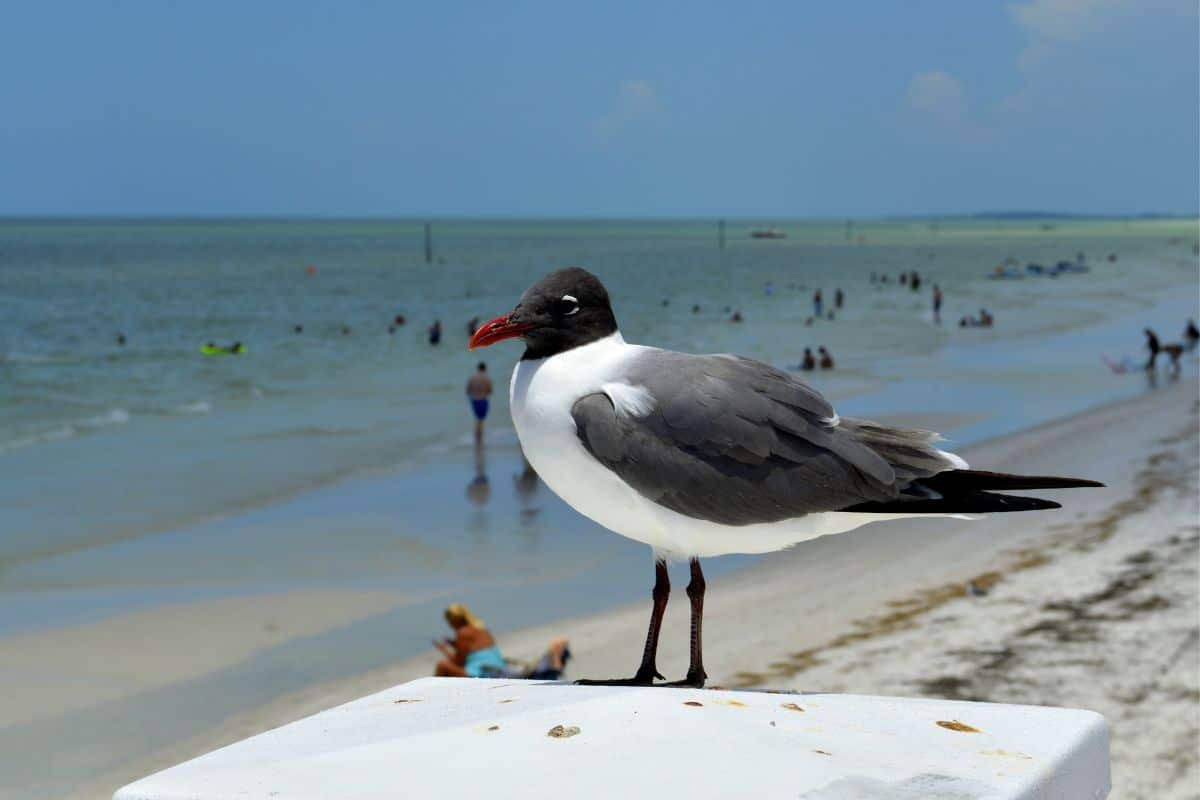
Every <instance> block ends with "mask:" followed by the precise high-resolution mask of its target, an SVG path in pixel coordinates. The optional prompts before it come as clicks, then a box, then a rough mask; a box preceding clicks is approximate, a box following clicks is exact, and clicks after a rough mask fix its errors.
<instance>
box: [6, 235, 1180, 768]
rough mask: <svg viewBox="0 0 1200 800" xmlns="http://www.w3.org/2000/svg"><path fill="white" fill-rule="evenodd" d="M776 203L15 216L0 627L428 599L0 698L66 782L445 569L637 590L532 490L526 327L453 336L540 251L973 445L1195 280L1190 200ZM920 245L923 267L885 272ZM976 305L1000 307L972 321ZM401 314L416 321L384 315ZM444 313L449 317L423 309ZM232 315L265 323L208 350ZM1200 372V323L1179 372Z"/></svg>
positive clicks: (332, 669)
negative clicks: (896, 205)
mask: <svg viewBox="0 0 1200 800" xmlns="http://www.w3.org/2000/svg"><path fill="white" fill-rule="evenodd" d="M776 225H777V227H779V228H780V229H781V230H783V231H785V232H786V233H787V235H788V238H786V239H783V240H773V241H756V240H751V239H750V238H749V237H748V235H747V234H748V232H749V230H750V228H751V227H752V226H751V225H750V224H749V223H730V224H729V226H728V229H727V230H728V245H727V247H726V249H724V250H719V249H718V248H717V247H716V237H715V224H714V223H713V222H708V221H694V222H687V221H684V222H678V221H660V222H613V221H604V222H581V221H578V222H577V221H555V222H536V221H523V222H490V221H480V222H470V221H459V222H441V223H435V225H434V245H435V259H434V262H433V263H432V264H425V263H424V259H423V253H422V246H423V243H422V230H421V226H420V225H419V224H417V223H414V222H403V221H400V222H390V221H321V222H313V221H266V222H264V221H227V222H222V221H203V222H201V221H160V222H145V221H129V222H96V221H90V222H72V221H11V220H10V221H0V289H2V290H0V319H3V320H4V323H3V325H2V326H0V637H3V636H11V635H14V634H17V633H19V632H23V631H31V630H39V629H41V630H46V629H53V628H54V627H56V626H61V625H67V624H73V623H81V622H88V621H94V620H98V619H102V618H104V617H107V616H110V615H113V614H116V613H120V612H123V611H128V610H131V609H140V608H152V607H157V606H161V605H164V604H169V603H178V602H184V601H188V600H195V599H204V598H213V597H223V596H229V595H250V594H256V593H260V592H275V591H285V590H304V589H322V588H335V589H338V588H345V589H387V590H389V591H398V592H401V593H403V594H405V595H407V596H409V597H411V598H413V603H412V604H411V605H407V606H404V607H402V608H399V609H397V610H394V611H391V612H388V613H386V614H383V615H379V616H375V617H372V618H370V619H366V620H362V621H358V622H355V623H353V624H350V625H348V626H345V627H342V628H338V629H336V630H334V631H332V632H329V633H325V634H322V635H320V636H315V637H310V638H308V639H302V640H298V641H292V642H289V643H288V644H286V645H282V646H279V647H276V648H273V649H270V650H268V651H266V652H265V653H262V654H260V655H257V656H256V657H254V658H253V659H251V660H250V661H248V662H245V663H242V664H239V665H237V666H234V667H231V668H229V669H228V670H224V671H222V672H220V673H218V674H212V675H209V676H206V677H205V678H204V679H203V680H202V681H195V682H191V683H189V684H187V685H186V686H174V687H172V688H171V689H170V691H165V690H159V691H155V692H146V693H144V694H141V695H135V696H134V697H132V698H128V699H123V700H121V701H119V702H115V703H111V704H107V705H104V706H101V707H97V708H94V709H91V710H88V711H85V712H80V713H77V714H72V715H68V718H66V719H62V718H59V719H54V720H48V721H44V722H40V723H36V724H29V725H22V726H17V727H14V728H7V729H5V728H3V727H0V743H3V742H5V741H7V742H8V743H9V744H12V745H14V747H13V748H11V749H10V750H9V752H12V753H20V752H24V751H30V752H32V751H36V750H37V747H38V746H40V745H39V743H43V744H45V745H46V746H50V745H51V744H52V743H59V744H61V743H62V742H67V744H68V745H70V744H71V743H72V742H73V743H74V744H75V745H78V746H77V747H74V750H73V752H75V756H74V757H73V758H74V760H73V761H72V762H71V763H70V764H65V765H64V766H63V768H62V770H63V772H62V775H63V781H64V783H63V785H69V784H70V781H71V780H73V779H74V777H77V776H79V775H85V774H91V773H95V772H96V771H99V770H102V769H107V768H111V766H112V765H113V764H117V763H120V762H121V761H122V760H123V759H128V758H132V757H134V756H136V755H137V754H138V753H140V752H145V751H147V750H148V749H151V748H152V747H153V746H154V745H155V744H156V743H159V742H162V741H164V740H166V741H169V740H174V739H178V738H182V737H184V736H187V735H191V734H194V733H196V732H197V731H200V730H203V729H204V728H205V727H208V726H211V725H214V724H216V723H217V722H219V721H220V720H221V719H223V718H225V717H227V716H229V715H231V714H234V713H236V712H238V711H239V710H244V709H245V708H246V707H249V706H254V705H259V704H262V703H265V702H269V701H270V700H272V699H274V698H276V697H279V696H281V695H283V694H285V693H287V692H289V691H293V690H297V689H302V688H304V687H306V686H311V685H312V684H314V683H318V682H321V681H325V680H331V679H334V678H337V677H341V676H345V675H350V674H355V673H359V672H363V671H365V670H370V669H374V668H377V667H380V666H383V665H386V664H388V663H390V662H391V661H394V660H395V659H397V658H400V657H403V656H406V655H411V654H414V653H419V652H422V651H424V650H426V649H427V648H428V639H429V636H430V635H431V633H433V632H436V630H432V631H431V628H436V625H437V619H438V617H437V614H438V609H439V607H440V606H441V605H442V604H444V602H445V601H446V599H447V598H450V597H453V598H455V599H463V600H467V601H468V602H471V603H473V604H475V605H479V606H481V607H483V608H485V609H486V610H487V616H488V618H489V620H490V621H492V622H493V623H494V624H495V625H496V626H497V628H498V629H500V630H504V629H511V628H513V627H517V626H520V625H525V624H530V623H535V622H542V621H546V620H549V619H554V618H559V617H562V616H565V615H570V614H576V613H584V612H587V611H592V610H597V609H600V608H604V607H607V606H610V605H613V604H616V603H620V602H628V601H631V600H635V599H637V598H640V597H643V596H644V594H645V591H646V588H647V583H648V577H649V575H648V571H649V566H648V564H649V558H648V553H647V552H646V551H645V549H644V548H643V547H641V546H640V545H636V544H634V543H631V542H627V541H625V540H622V539H620V538H618V537H615V536H611V535H606V534H604V533H603V532H602V531H600V530H599V529H598V528H597V527H596V526H595V525H593V524H591V523H589V522H587V521H586V520H582V519H581V518H579V517H578V516H577V515H576V514H574V512H572V511H571V510H570V509H568V508H566V507H565V506H563V505H562V504H561V503H560V502H559V501H557V499H555V498H554V497H552V496H550V495H549V493H548V492H547V490H546V489H545V488H544V487H536V488H534V489H533V491H532V493H523V492H521V491H518V488H519V487H518V483H517V482H516V476H517V475H518V473H519V472H520V471H521V460H520V454H519V450H518V449H517V447H516V441H515V436H514V435H513V432H512V428H511V423H510V422H509V420H508V410H507V402H506V399H505V397H504V394H505V392H504V391H503V387H504V386H505V385H506V383H507V376H508V373H509V370H510V369H511V366H512V364H513V363H515V361H516V359H517V357H518V356H519V347H517V346H515V345H513V346H511V347H506V346H498V347H496V348H493V349H491V350H485V351H481V352H477V353H468V352H467V351H466V350H465V344H466V339H467V333H466V322H467V320H469V319H470V318H471V317H475V316H478V317H481V318H483V319H487V318H490V317H491V316H494V315H497V314H500V313H503V312H505V311H507V310H509V309H511V307H512V306H513V304H514V303H515V301H516V298H517V297H518V296H519V294H520V292H521V291H522V290H523V289H524V288H525V286H526V285H527V284H528V283H530V282H531V281H532V280H534V279H536V278H537V277H538V276H540V275H541V274H542V273H544V272H546V271H548V270H550V269H552V268H555V267H558V266H562V265H566V264H580V265H583V266H586V267H588V268H590V269H592V270H593V271H595V272H596V273H597V274H599V275H600V276H601V277H602V278H603V279H604V280H605V282H606V284H607V285H608V286H609V288H610V290H611V293H612V295H613V300H614V306H615V308H616V312H617V315H618V319H619V320H620V322H621V325H622V329H623V331H624V333H625V336H626V338H627V339H629V340H631V341H637V342H643V343H652V344H658V345H661V346H665V347H671V348H676V349H683V350H691V351H695V352H719V351H733V352H740V353H743V354H746V355H750V356H754V357H757V358H760V359H763V360H765V361H768V362H770V363H773V364H775V365H777V366H781V367H787V366H789V365H792V364H795V363H796V362H797V361H798V360H799V359H800V355H801V353H802V351H803V348H804V347H805V346H813V347H815V346H817V345H825V346H827V347H829V348H830V349H831V351H832V352H833V354H834V356H835V357H836V358H837V362H838V368H837V370H836V371H834V372H832V373H817V374H814V375H811V376H809V378H810V380H811V381H812V382H813V383H814V385H816V386H817V387H818V388H819V389H820V390H821V391H823V392H824V393H826V394H827V395H828V396H830V397H831V398H832V399H834V400H835V401H836V403H837V404H838V408H839V411H841V412H842V413H843V414H844V415H860V416H871V417H881V416H882V417H889V416H890V417H897V416H898V417H903V418H906V419H908V420H910V421H913V422H916V423H919V424H930V425H935V424H936V425H937V426H938V427H940V428H941V429H942V430H943V431H944V432H946V433H947V434H948V435H949V436H950V437H951V438H952V440H953V443H954V444H959V445H961V444H964V443H969V442H973V441H978V440H980V439H984V438H989V437H992V436H997V435H1002V434H1004V433H1007V432H1011V431H1015V430H1018V429H1021V428H1025V427H1028V426H1030V425H1033V424H1036V423H1038V422H1042V421H1044V420H1047V419H1050V418H1053V417H1058V416H1063V415H1066V414H1070V413H1073V412H1076V411H1079V410H1082V409H1084V408H1088V407H1091V406H1095V405H1098V404H1101V403H1104V402H1108V401H1111V400H1114V399H1119V398H1121V397H1127V396H1131V395H1133V394H1136V393H1138V392H1143V391H1147V390H1148V389H1151V388H1153V386H1152V384H1151V382H1150V380H1149V379H1148V377H1147V376H1146V375H1144V374H1141V373H1140V372H1139V373H1138V374H1130V375H1114V374H1112V373H1111V372H1110V371H1109V370H1108V369H1107V368H1106V367H1104V365H1103V364H1102V363H1101V361H1100V356H1101V355H1102V354H1108V355H1110V356H1112V357H1114V358H1119V357H1121V356H1122V355H1131V356H1137V357H1140V355H1141V351H1140V347H1141V334H1140V331H1141V328H1142V327H1144V326H1145V325H1152V326H1155V327H1157V328H1158V329H1159V332H1160V333H1161V334H1162V336H1163V338H1164V340H1171V339H1173V338H1177V336H1178V332H1179V330H1180V329H1181V328H1182V326H1183V323H1184V322H1185V320H1186V318H1187V317H1188V316H1189V315H1191V316H1194V315H1195V314H1196V311H1197V291H1198V288H1200V280H1198V275H1197V259H1196V255H1195V253H1194V252H1193V245H1194V243H1195V241H1196V233H1197V231H1196V225H1195V223H1194V222H1186V221H1185V222H1180V221H1112V220H1106V221H1086V220H1077V221H1060V222H1055V223H1053V227H1051V228H1049V229H1047V228H1046V227H1045V226H1046V223H1044V222H1042V221H1010V222H1002V223H997V222H984V221H959V222H941V223H939V224H938V225H937V226H936V228H935V227H934V226H931V225H929V224H928V223H925V222H911V221H904V222H871V223H856V224H855V226H854V228H853V230H852V231H851V238H850V239H849V240H847V238H846V230H845V227H844V225H843V223H841V222H837V223H823V222H791V223H789V222H777V223H776ZM858 237H863V239H862V240H861V241H860V240H859V239H858ZM1079 253H1083V254H1084V255H1085V257H1086V261H1087V263H1088V264H1089V265H1091V267H1092V269H1091V271H1090V272H1089V273H1087V274H1081V275H1067V276H1062V277H1060V278H1055V279H1052V278H1046V277H1042V278H1033V277H1031V278H1027V279H1024V280H1011V281H1010V280H1004V281H998V280H992V279H989V278H988V277H987V275H988V273H989V272H991V270H992V269H993V268H994V267H995V266H996V265H998V264H1001V263H1003V262H1004V261H1005V260H1006V259H1014V260H1015V261H1016V262H1017V263H1018V264H1020V265H1023V264H1025V263H1027V262H1039V263H1043V264H1054V263H1055V262H1057V261H1059V260H1063V259H1067V260H1074V259H1076V258H1077V255H1078V254H1079ZM1110 253H1112V254H1115V255H1116V256H1117V258H1116V260H1115V261H1109V260H1108V258H1107V256H1108V255H1109V254H1110ZM310 266H311V267H312V268H313V274H311V275H310V274H309V272H308V269H307V268H308V267H310ZM914 269H915V270H919V271H920V273H921V275H922V278H923V281H924V283H923V286H922V289H921V291H919V292H912V291H910V290H909V289H907V288H902V287H900V286H898V285H897V282H896V280H897V275H898V273H899V272H900V271H901V270H905V271H907V270H914ZM872 272H875V273H887V274H888V275H889V276H890V282H889V284H888V285H886V286H882V285H878V284H873V283H872V282H871V280H870V276H871V273H872ZM935 282H936V283H938V284H939V285H940V286H941V287H942V289H943V290H944V292H945V295H946V304H945V309H944V312H943V314H944V316H945V318H946V320H945V323H944V324H942V325H937V324H934V321H933V319H932V315H931V311H930V287H931V286H932V284H933V283H935ZM818 287H820V288H822V289H823V290H824V296H825V303H826V307H827V308H828V306H829V305H830V304H831V303H832V299H833V291H834V289H835V288H837V287H840V288H842V289H843V290H844V291H845V294H846V304H845V308H844V309H842V310H841V311H839V312H838V313H837V315H836V319H835V320H833V321H830V320H820V321H814V322H813V324H812V325H811V326H809V325H806V319H807V318H808V317H809V316H810V315H811V313H812V310H811V295H812V292H813V290H814V289H816V288H818ZM664 300H665V301H667V304H666V305H664V304H663V301H664ZM693 305H699V306H700V310H699V312H697V313H693V312H692V310H691V309H692V307H693ZM981 307H986V308H988V309H989V310H990V311H991V312H992V313H993V314H994V315H995V317H996V319H997V324H996V326H995V327H994V328H991V329H978V328H975V329H960V328H958V327H957V326H956V325H954V324H953V323H954V321H955V320H957V318H958V317H959V316H961V315H963V314H973V313H976V312H977V311H978V309H979V308H981ZM726 308H728V309H729V310H726ZM734 310H738V311H741V313H742V314H743V316H744V318H745V321H744V322H743V323H741V324H733V323H731V322H729V321H728V319H729V316H730V314H731V313H732V311H734ZM396 314H404V315H405V316H406V318H407V324H406V325H405V326H404V327H402V328H400V329H399V330H397V331H396V332H395V333H394V334H389V333H388V330H387V328H388V324H389V321H390V320H391V319H392V318H393V317H394V316H395V315H396ZM434 319H441V321H442V322H443V324H444V326H445V337H444V339H443V341H442V343H441V344H440V345H439V346H438V347H431V346H430V345H429V344H428V343H427V342H426V339H425V328H426V326H427V325H428V324H429V323H430V322H432V321H433V320H434ZM296 324H302V325H303V326H304V332H303V333H302V334H296V333H294V332H293V326H294V325H296ZM342 326H348V327H349V328H350V334H349V335H345V336H344V335H342V334H341V329H342ZM118 332H123V333H124V334H125V335H126V337H127V343H126V345H125V346H123V347H122V346H119V345H118V344H117V343H116V336H117V334H118ZM234 340H241V341H243V342H245V343H246V344H247V346H248V353H247V354H246V355H243V356H239V357H236V358H235V357H217V358H206V357H203V356H201V355H200V354H199V352H198V349H199V347H200V345H202V344H203V343H205V342H207V341H217V342H222V343H227V342H231V341H234ZM480 357H482V358H484V359H485V360H487V361H488V363H489V364H490V365H491V370H492V372H493V374H494V376H495V378H496V381H497V384H498V388H499V389H500V391H499V393H498V394H499V396H498V397H497V398H496V400H495V402H494V406H493V413H492V416H491V418H490V420H489V434H488V443H487V447H486V452H485V453H484V455H483V458H482V460H480V459H479V457H478V456H477V454H476V453H475V452H474V450H473V447H472V445H471V441H470V430H471V418H470V415H469V412H468V409H467V405H466V401H465V399H464V397H463V384H464V382H465V380H466V378H467V376H468V375H469V374H470V372H471V371H472V370H473V368H474V364H475V362H476V361H477V360H479V358H480ZM1195 371H1196V361H1195V355H1194V354H1193V355H1191V356H1189V357H1188V359H1187V361H1186V362H1185V367H1184V378H1183V379H1185V380H1194V379H1195ZM1168 379H1169V378H1168V376H1166V375H1165V374H1159V376H1158V380H1160V381H1166V380H1168ZM482 478H486V480H483V479H482ZM748 561H749V559H741V558H729V559H719V560H715V561H714V562H713V563H712V564H711V565H710V566H708V567H707V569H708V570H709V571H710V573H711V574H714V575H718V574H720V573H721V572H725V571H729V570H733V569H738V568H739V567H741V566H743V565H745V564H746V563H747V562H748ZM96 655H97V657H98V658H102V657H103V654H102V653H97V654H96ZM9 689H10V690H12V691H19V690H20V687H19V686H9ZM164 709H165V710H166V712H170V713H166V712H165V711H164ZM172 709H174V711H172ZM176 711H177V712H178V713H176ZM114 724H115V725H117V726H119V727H122V728H123V729H125V730H129V731H140V733H138V734H136V735H134V734H130V736H129V737H127V739H126V741H125V743H124V745H123V746H122V747H123V748H124V749H122V748H121V747H115V746H114V747H112V748H108V749H102V750H101V751H97V750H93V749H89V748H88V747H86V746H85V745H86V740H87V737H89V736H91V735H92V733H93V732H95V731H96V730H99V729H101V728H103V727H105V726H112V725H114ZM5 737H7V738H5ZM64 737H65V738H64ZM16 745H20V746H19V747H17V746H16ZM67 749H70V748H67ZM5 750H6V748H5V747H2V746H0V752H3V751H5ZM14 758H16V756H14ZM17 766H19V765H18V764H17V763H16V761H13V762H12V763H9V764H4V763H3V762H0V774H3V773H5V772H6V768H12V769H16V767H17ZM23 769H25V772H27V773H28V772H29V768H28V767H23ZM13 774H15V773H13ZM23 774H24V773H23ZM30 774H32V773H30ZM27 777H28V776H27ZM2 785H3V784H2V783H0V786H2ZM14 785H16V784H14Z"/></svg>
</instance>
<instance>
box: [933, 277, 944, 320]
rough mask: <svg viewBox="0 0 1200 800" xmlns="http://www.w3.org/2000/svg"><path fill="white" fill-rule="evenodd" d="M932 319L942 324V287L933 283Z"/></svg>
mask: <svg viewBox="0 0 1200 800" xmlns="http://www.w3.org/2000/svg"><path fill="white" fill-rule="evenodd" d="M933 321H934V322H936V323H937V324H938V325H941V324H942V287H940V286H938V285H937V284H936V283H935V284H934V285H933Z"/></svg>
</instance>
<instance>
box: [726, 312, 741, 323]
mask: <svg viewBox="0 0 1200 800" xmlns="http://www.w3.org/2000/svg"><path fill="white" fill-rule="evenodd" d="M729 321H730V322H742V321H743V320H742V312H741V311H735V312H733V316H732V317H730V318H729Z"/></svg>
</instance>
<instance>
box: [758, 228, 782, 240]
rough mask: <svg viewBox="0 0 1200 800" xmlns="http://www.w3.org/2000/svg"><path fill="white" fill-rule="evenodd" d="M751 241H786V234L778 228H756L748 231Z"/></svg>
mask: <svg viewBox="0 0 1200 800" xmlns="http://www.w3.org/2000/svg"><path fill="white" fill-rule="evenodd" d="M750 238H752V239H786V238H787V234H786V233H784V232H783V231H781V230H779V229H778V228H757V229H755V230H752V231H750Z"/></svg>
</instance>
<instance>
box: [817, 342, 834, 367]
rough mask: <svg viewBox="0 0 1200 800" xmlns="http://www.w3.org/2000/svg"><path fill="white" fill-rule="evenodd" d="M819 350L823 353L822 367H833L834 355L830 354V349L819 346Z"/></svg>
mask: <svg viewBox="0 0 1200 800" xmlns="http://www.w3.org/2000/svg"><path fill="white" fill-rule="evenodd" d="M817 352H818V353H820V354H821V362H820V367H821V369H833V356H831V355H829V351H828V350H826V349H825V348H824V347H818V348H817Z"/></svg>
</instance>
